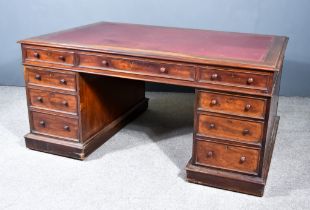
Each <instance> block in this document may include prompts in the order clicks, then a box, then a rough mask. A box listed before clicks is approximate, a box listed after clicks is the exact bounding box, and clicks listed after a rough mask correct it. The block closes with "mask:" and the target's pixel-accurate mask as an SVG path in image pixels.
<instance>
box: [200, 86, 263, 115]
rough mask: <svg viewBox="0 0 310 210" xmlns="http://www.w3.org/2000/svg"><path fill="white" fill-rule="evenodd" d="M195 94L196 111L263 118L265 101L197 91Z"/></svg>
mask: <svg viewBox="0 0 310 210" xmlns="http://www.w3.org/2000/svg"><path fill="white" fill-rule="evenodd" d="M197 94H198V95H197V97H198V101H197V109H198V110H202V111H210V112H217V113H224V114H230V115H238V116H243V117H252V118H258V119H264V118H265V113H266V99H260V98H252V97H245V96H239V95H231V94H222V93H216V92H208V91H198V92H197Z"/></svg>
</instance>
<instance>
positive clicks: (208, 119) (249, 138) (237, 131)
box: [197, 114, 264, 143]
mask: <svg viewBox="0 0 310 210" xmlns="http://www.w3.org/2000/svg"><path fill="white" fill-rule="evenodd" d="M263 128H264V123H262V122H255V121H248V120H240V119H235V118H232V117H225V116H214V115H208V114H198V128H197V133H198V135H201V136H206V137H213V138H221V139H228V140H232V141H240V142H250V143H260V142H261V139H262V135H263Z"/></svg>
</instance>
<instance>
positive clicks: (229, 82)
mask: <svg viewBox="0 0 310 210" xmlns="http://www.w3.org/2000/svg"><path fill="white" fill-rule="evenodd" d="M198 81H199V82H202V83H212V84H220V85H226V86H237V87H238V86H239V87H243V88H252V89H259V90H265V91H267V90H268V89H269V88H271V85H272V74H269V73H264V72H254V71H251V72H246V71H245V70H237V69H218V68H211V67H210V68H200V74H199V77H198Z"/></svg>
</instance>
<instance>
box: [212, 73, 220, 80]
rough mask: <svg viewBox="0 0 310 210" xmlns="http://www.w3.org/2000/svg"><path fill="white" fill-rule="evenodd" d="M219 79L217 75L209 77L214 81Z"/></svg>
mask: <svg viewBox="0 0 310 210" xmlns="http://www.w3.org/2000/svg"><path fill="white" fill-rule="evenodd" d="M218 77H219V75H218V74H217V73H214V74H212V75H211V80H216V79H217V78H218Z"/></svg>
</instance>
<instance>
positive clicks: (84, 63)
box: [79, 53, 132, 70]
mask: <svg viewBox="0 0 310 210" xmlns="http://www.w3.org/2000/svg"><path fill="white" fill-rule="evenodd" d="M131 63H132V62H131V60H129V59H125V58H118V57H112V56H107V55H97V54H96V55H95V54H84V53H80V54H79V66H80V67H91V68H103V69H106V68H110V69H111V68H112V69H119V70H130V69H131Z"/></svg>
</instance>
